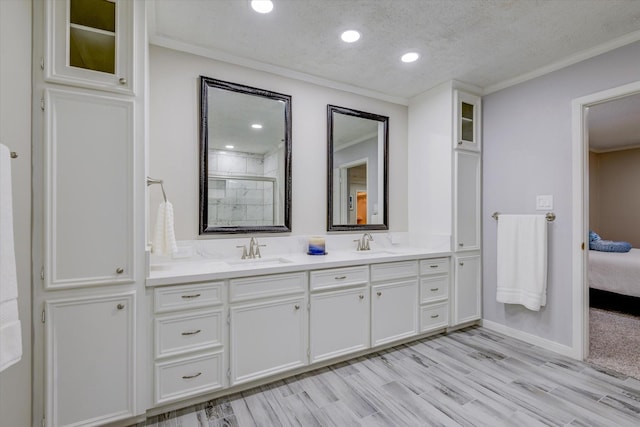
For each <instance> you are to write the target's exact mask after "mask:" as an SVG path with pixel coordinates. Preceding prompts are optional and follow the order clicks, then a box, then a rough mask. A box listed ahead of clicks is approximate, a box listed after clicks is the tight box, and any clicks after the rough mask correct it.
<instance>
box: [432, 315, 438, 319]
mask: <svg viewBox="0 0 640 427" xmlns="http://www.w3.org/2000/svg"><path fill="white" fill-rule="evenodd" d="M438 317H440V315H439V314H433V315H431V318H432V319H437V318H438Z"/></svg>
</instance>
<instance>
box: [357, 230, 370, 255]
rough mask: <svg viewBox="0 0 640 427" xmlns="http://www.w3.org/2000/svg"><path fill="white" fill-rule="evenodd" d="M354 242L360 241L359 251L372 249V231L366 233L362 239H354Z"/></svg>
mask: <svg viewBox="0 0 640 427" xmlns="http://www.w3.org/2000/svg"><path fill="white" fill-rule="evenodd" d="M354 242H358V247H357V248H356V250H357V251H368V250H370V249H371V246H370V245H369V242H373V236H372V235H371V233H364V234H363V235H362V237H361V238H360V239H358V240H354Z"/></svg>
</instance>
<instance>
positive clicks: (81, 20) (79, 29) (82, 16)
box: [44, 0, 134, 93]
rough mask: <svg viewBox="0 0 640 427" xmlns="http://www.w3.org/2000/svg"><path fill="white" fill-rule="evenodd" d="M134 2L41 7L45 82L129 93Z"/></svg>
mask: <svg viewBox="0 0 640 427" xmlns="http://www.w3.org/2000/svg"><path fill="white" fill-rule="evenodd" d="M133 9H134V8H133V1H128V0H57V1H47V2H46V36H45V37H46V39H47V42H46V54H45V58H44V69H45V80H47V81H50V82H54V83H64V84H71V85H75V86H82V87H90V88H94V89H102V90H109V91H114V92H128V93H130V92H132V91H133V81H132V79H133V60H132V59H133V58H132V53H133V22H134V20H133V13H134V11H133Z"/></svg>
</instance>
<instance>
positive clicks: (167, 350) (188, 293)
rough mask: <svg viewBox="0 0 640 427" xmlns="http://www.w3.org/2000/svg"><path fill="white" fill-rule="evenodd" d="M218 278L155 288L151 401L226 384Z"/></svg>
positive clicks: (221, 292) (224, 335)
mask: <svg viewBox="0 0 640 427" xmlns="http://www.w3.org/2000/svg"><path fill="white" fill-rule="evenodd" d="M225 289H226V288H225V283H224V282H222V281H217V282H206V283H195V284H187V285H179V286H167V287H160V288H156V289H155V290H154V311H155V315H154V367H155V368H154V384H155V387H154V403H155V404H156V405H159V404H163V403H168V402H171V401H175V400H178V399H184V398H186V397H190V396H195V395H198V394H202V393H205V392H211V391H215V390H218V389H221V388H223V387H225V386H226V384H227V381H226V375H225V373H226V366H227V358H226V357H225V348H226V347H225V342H226V341H227V328H226V326H227V322H226V305H225V302H226V293H225Z"/></svg>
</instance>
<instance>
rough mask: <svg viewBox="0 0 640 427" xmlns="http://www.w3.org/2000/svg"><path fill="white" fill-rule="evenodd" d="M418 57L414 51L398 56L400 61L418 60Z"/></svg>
mask: <svg viewBox="0 0 640 427" xmlns="http://www.w3.org/2000/svg"><path fill="white" fill-rule="evenodd" d="M418 58H420V55H418V54H417V53H416V52H409V53H405V54H404V55H402V56H401V57H400V60H401V61H402V62H415V61H417V60H418Z"/></svg>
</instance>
